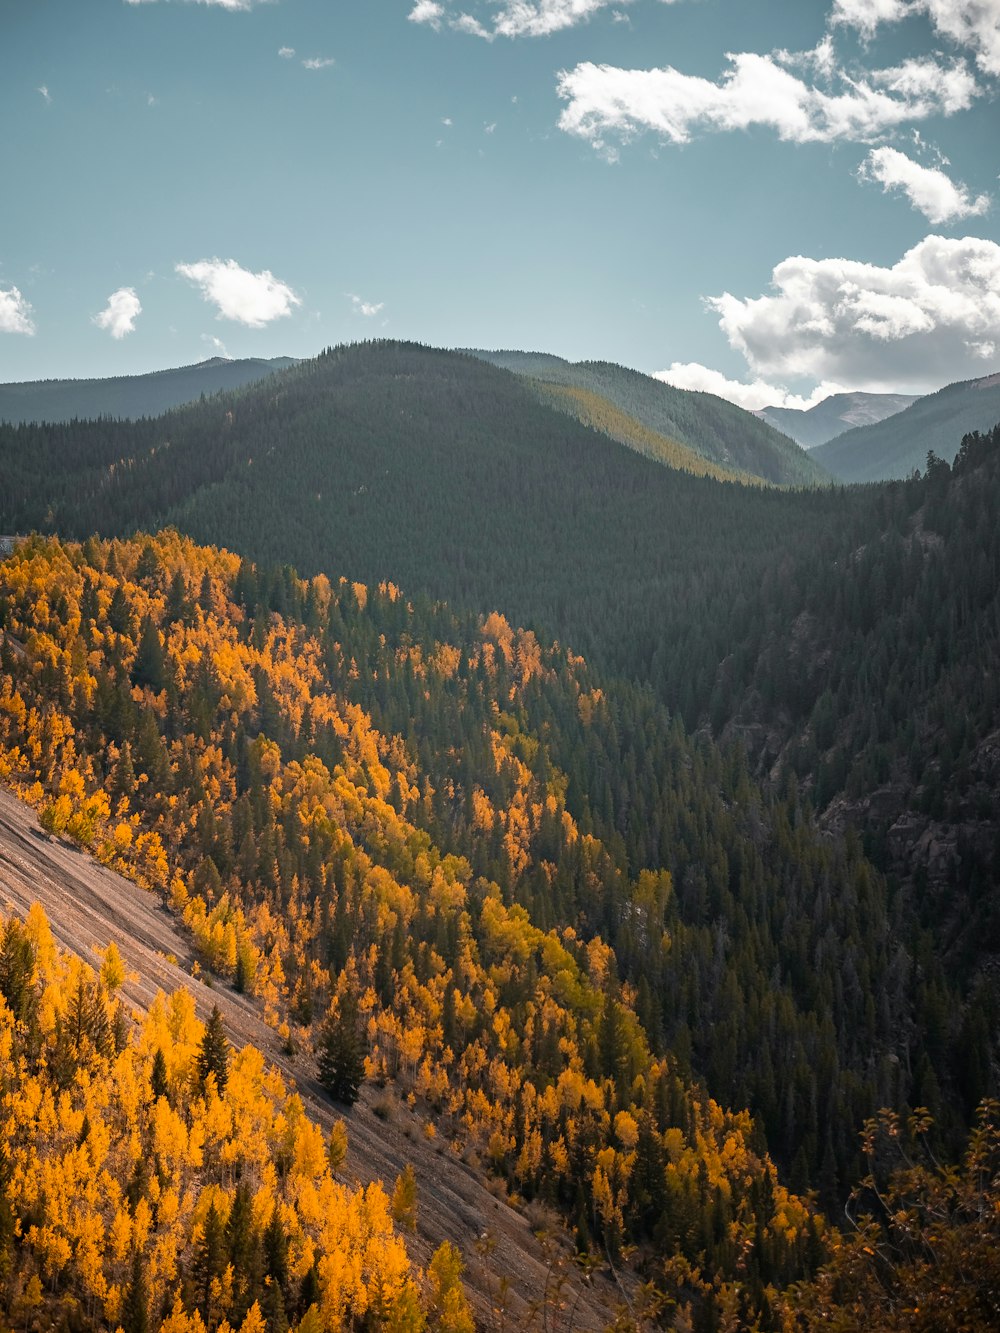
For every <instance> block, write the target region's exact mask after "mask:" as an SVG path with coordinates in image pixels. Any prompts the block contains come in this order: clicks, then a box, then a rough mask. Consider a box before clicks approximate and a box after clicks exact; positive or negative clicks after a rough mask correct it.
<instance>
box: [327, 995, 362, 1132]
mask: <svg viewBox="0 0 1000 1333" xmlns="http://www.w3.org/2000/svg"><path fill="white" fill-rule="evenodd" d="M316 1063H317V1065H318V1066H319V1077H320V1082H321V1083H322V1084H323V1086H324V1088H326V1090H327V1091H328V1092H329V1093H331V1094H332V1096H333V1097H335V1098H336V1100H337V1101H338V1102H344V1103H345V1104H346V1105H347V1106H353V1104H354V1103H355V1102H356V1101H357V1100H358V1092H359V1089H360V1087H361V1084H362V1082H363V1081H364V1077H365V1062H364V1053H363V1051H362V1049H361V1039H360V1037H359V1035H358V1007H357V1000H356V998H355V997H354V996H352V995H350V994H345V995H342V996H341V997H340V1000H339V1002H338V1004H337V1007H336V1008H333V1007H332V1006H331V1008H330V1010H329V1012H328V1013H327V1016H326V1019H325V1021H324V1023H323V1026H322V1027H321V1029H320V1032H319V1040H318V1042H317V1047H316Z"/></svg>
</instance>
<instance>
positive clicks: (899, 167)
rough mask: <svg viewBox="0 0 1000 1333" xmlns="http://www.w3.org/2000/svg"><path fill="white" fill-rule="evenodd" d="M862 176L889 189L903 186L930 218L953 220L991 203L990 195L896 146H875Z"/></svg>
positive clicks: (909, 196) (907, 195)
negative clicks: (972, 192) (977, 192)
mask: <svg viewBox="0 0 1000 1333" xmlns="http://www.w3.org/2000/svg"><path fill="white" fill-rule="evenodd" d="M858 175H859V176H860V177H861V179H862V180H871V181H875V182H876V183H877V184H879V185H881V186H882V188H883V190H884V191H885V192H886V193H888V192H889V191H890V190H893V189H898V190H902V191H903V193H904V194H905V195H906V197H907V198H908V199H909V201H910V203H911V205H912V206H913V207H914V208H918V209H919V210H920V212H921V213H923V214H924V216H925V217H926V218H927V219H928V221H929V222H933V223H940V222H950V221H951V220H952V219H953V218H967V217H974V216H976V215H977V214H979V213H985V212H986V210H987V208H989V206H990V199H989V195H986V194H981V195H978V196H977V197H976V198H975V199H974V198H973V197H972V196H971V195H970V193H969V191H968V189H967V188H966V186H964V185H956V184H955V182H954V181H953V180H952V179H951V177H950V176H947V175H946V174H945V173H944V172H943V171H939V170H938V169H937V168H935V167H923V166H921V165H920V163H919V162H914V161H913V159H912V158H910V157H907V156H906V154H905V153H901V152H899V151H898V149H895V148H873V149H872V151H871V152H870V153H869V154H868V156H867V157H866V158H865V160H864V162H863V163H862V164H861V167H860V169H859V171H858Z"/></svg>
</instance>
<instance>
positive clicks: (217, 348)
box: [201, 333, 229, 361]
mask: <svg viewBox="0 0 1000 1333" xmlns="http://www.w3.org/2000/svg"><path fill="white" fill-rule="evenodd" d="M201 340H202V342H203V343H208V345H209V347H211V348H212V350H213V351H214V352H216V353H217V354H218V355H219V356H224V357H225V358H226V360H227V361H228V360H229V353H228V352H227V351H226V344H225V343H224V342H223V341H222V339H221V338H216V337H215V335H214V334H212V333H203V334H202V335H201Z"/></svg>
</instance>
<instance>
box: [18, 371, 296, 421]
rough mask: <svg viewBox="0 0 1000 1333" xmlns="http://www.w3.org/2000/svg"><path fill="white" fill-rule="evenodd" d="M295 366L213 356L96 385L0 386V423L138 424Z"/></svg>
mask: <svg viewBox="0 0 1000 1333" xmlns="http://www.w3.org/2000/svg"><path fill="white" fill-rule="evenodd" d="M294 364H295V361H294V359H293V358H292V357H287V356H279V357H273V358H272V359H271V360H268V361H262V360H258V359H256V358H247V359H245V360H240V361H228V360H226V359H225V358H224V357H218V356H216V357H212V358H211V359H210V360H208V361H199V362H198V364H197V365H193V366H179V367H178V368H177V369H175V370H157V371H153V372H151V373H150V374H148V375H120V376H116V377H114V378H112V379H97V380H35V381H29V382H26V383H23V384H0V421H9V422H25V421H73V420H84V419H86V418H92V417H113V418H116V419H118V420H125V419H131V420H137V419H138V418H139V417H154V416H159V415H160V414H161V413H162V412H166V411H169V409H170V408H172V407H177V406H179V405H180V404H181V403H191V402H194V401H195V400H196V399H198V398H200V397H201V395H202V394H206V395H209V394H213V393H219V392H221V391H222V390H224V389H238V388H240V387H241V386H243V385H245V384H252V383H255V382H256V381H258V380H262V379H265V378H266V377H267V376H268V375H273V374H274V373H275V371H278V370H284V369H286V368H287V367H288V366H292V365H294Z"/></svg>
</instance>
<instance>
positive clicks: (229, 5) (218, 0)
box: [125, 0, 270, 11]
mask: <svg viewBox="0 0 1000 1333" xmlns="http://www.w3.org/2000/svg"><path fill="white" fill-rule="evenodd" d="M168 2H169V0H165V3H168ZM125 3H126V4H127V5H155V4H156V3H157V0H125ZM184 3H185V4H195V5H215V6H216V7H217V8H219V9H231V10H234V11H236V10H248V9H253V7H254V5H266V4H269V3H270V0H184Z"/></svg>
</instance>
